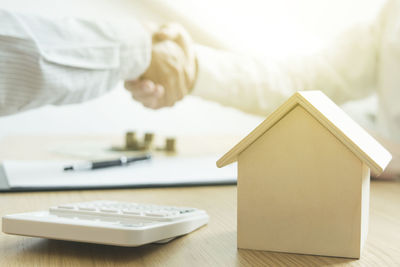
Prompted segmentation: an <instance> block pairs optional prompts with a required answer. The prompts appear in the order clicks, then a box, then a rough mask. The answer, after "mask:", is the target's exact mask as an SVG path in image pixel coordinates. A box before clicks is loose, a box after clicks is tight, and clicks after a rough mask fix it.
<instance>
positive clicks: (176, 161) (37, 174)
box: [3, 156, 237, 188]
mask: <svg viewBox="0 0 400 267" xmlns="http://www.w3.org/2000/svg"><path fill="white" fill-rule="evenodd" d="M217 159H218V158H217V157H214V156H210V157H159V158H153V159H151V160H149V161H140V162H135V163H133V164H130V165H128V166H118V167H111V168H104V169H97V170H87V171H68V172H66V171H64V170H63V168H64V167H65V166H68V165H71V164H75V163H78V162H76V161H74V162H71V161H62V162H61V161H4V162H3V167H4V170H5V173H6V176H7V179H8V183H9V186H10V187H11V188H18V187H23V188H35V187H37V188H43V187H45V188H63V187H103V186H125V185H126V186H157V185H185V184H187V185H189V184H213V183H232V182H236V172H237V170H236V164H232V165H230V166H226V167H224V168H221V169H219V168H217V167H216V165H215V162H216V160H217Z"/></svg>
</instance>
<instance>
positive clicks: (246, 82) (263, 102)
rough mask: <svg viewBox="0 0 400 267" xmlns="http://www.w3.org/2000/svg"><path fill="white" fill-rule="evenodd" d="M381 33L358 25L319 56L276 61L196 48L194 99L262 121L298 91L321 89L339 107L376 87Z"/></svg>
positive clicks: (377, 26) (374, 25) (371, 26)
mask: <svg viewBox="0 0 400 267" xmlns="http://www.w3.org/2000/svg"><path fill="white" fill-rule="evenodd" d="M380 28H381V25H380V24H379V23H376V22H373V23H370V24H368V23H367V24H364V25H359V26H357V27H355V28H353V29H350V30H348V31H347V32H345V33H343V34H342V35H341V36H339V38H338V39H337V40H336V41H335V42H334V43H333V44H331V45H330V46H329V47H327V48H326V49H324V50H323V51H320V52H319V53H317V54H314V55H311V56H306V57H302V58H296V59H291V60H285V61H280V62H279V61H273V60H270V59H268V58H254V57H253V58H252V57H248V56H241V55H238V54H234V53H231V52H224V51H221V50H215V49H211V48H207V47H204V46H198V47H197V56H198V64H199V72H198V77H197V81H196V84H195V87H194V89H193V93H192V94H193V95H197V96H200V97H202V98H205V99H208V100H213V101H217V102H219V103H221V104H223V105H227V106H233V107H236V108H239V109H241V110H243V111H246V112H250V113H255V114H259V115H264V116H265V115H267V114H269V113H270V112H272V111H273V110H274V109H275V108H276V107H277V106H279V105H280V104H282V103H283V102H284V101H285V100H286V99H287V98H288V97H290V96H291V95H292V94H293V93H294V92H295V91H298V90H322V91H323V92H324V93H325V94H327V95H328V96H329V97H330V98H332V100H334V101H335V102H336V103H339V104H340V103H343V102H345V101H348V100H352V99H358V98H362V97H364V96H367V95H368V94H370V93H371V91H372V90H374V88H375V86H376V83H377V71H376V70H377V67H378V51H379V45H380V43H379V42H380V37H379V36H380Z"/></svg>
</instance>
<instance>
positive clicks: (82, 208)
mask: <svg viewBox="0 0 400 267" xmlns="http://www.w3.org/2000/svg"><path fill="white" fill-rule="evenodd" d="M78 209H79V210H84V211H96V209H95V208H91V207H78Z"/></svg>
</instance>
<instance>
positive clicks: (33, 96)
mask: <svg viewBox="0 0 400 267" xmlns="http://www.w3.org/2000/svg"><path fill="white" fill-rule="evenodd" d="M0 25H1V27H0V116H2V115H9V114H13V113H17V112H19V111H23V110H27V109H32V108H36V107H39V106H43V105H47V104H52V105H63V104H71V103H79V102H82V101H85V100H89V99H92V98H95V97H97V96H100V95H101V94H103V93H105V92H107V91H109V90H111V89H112V88H113V87H115V85H116V84H117V83H118V81H120V80H133V79H136V78H137V77H139V76H140V75H141V74H142V73H143V72H144V71H145V70H146V69H147V67H148V65H149V64H150V58H151V37H150V35H149V34H148V33H147V32H146V31H145V30H144V29H143V27H142V26H141V25H140V24H139V23H138V22H136V21H135V20H124V21H114V22H106V21H94V20H91V21H89V20H83V19H76V18H57V19H51V18H46V17H40V16H35V15H26V14H19V13H15V12H12V11H7V10H0Z"/></svg>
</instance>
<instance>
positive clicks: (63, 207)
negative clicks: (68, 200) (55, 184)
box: [58, 205, 75, 210]
mask: <svg viewBox="0 0 400 267" xmlns="http://www.w3.org/2000/svg"><path fill="white" fill-rule="evenodd" d="M58 208H59V209H63V210H73V209H74V208H75V207H74V206H72V205H60V206H58Z"/></svg>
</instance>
